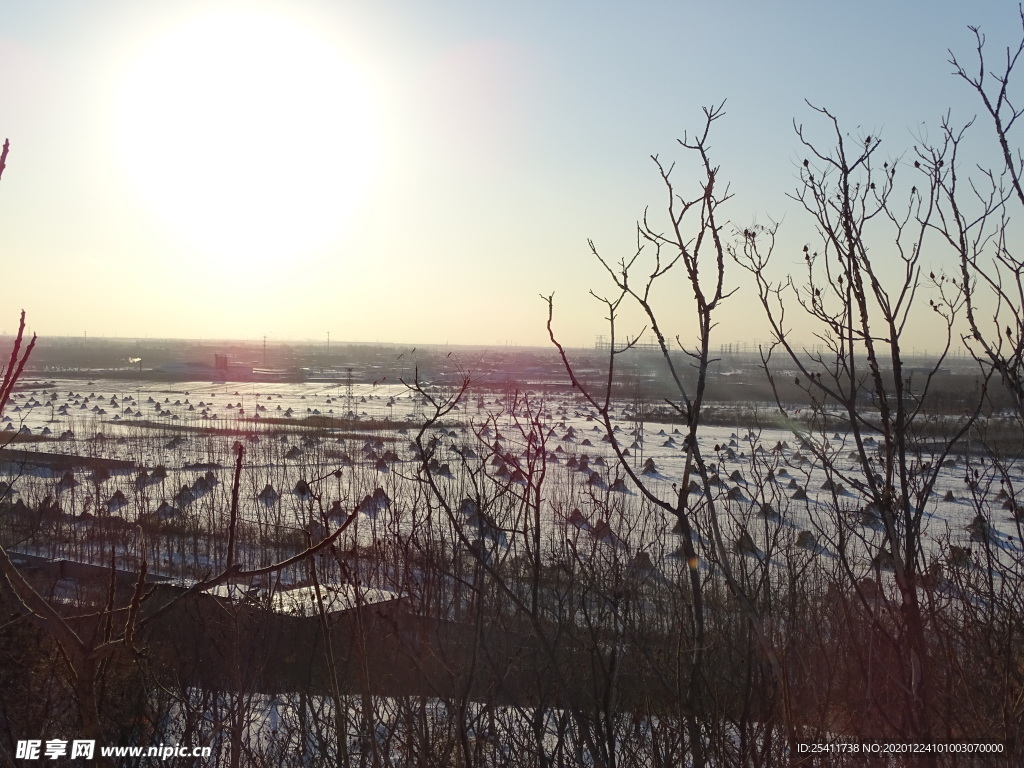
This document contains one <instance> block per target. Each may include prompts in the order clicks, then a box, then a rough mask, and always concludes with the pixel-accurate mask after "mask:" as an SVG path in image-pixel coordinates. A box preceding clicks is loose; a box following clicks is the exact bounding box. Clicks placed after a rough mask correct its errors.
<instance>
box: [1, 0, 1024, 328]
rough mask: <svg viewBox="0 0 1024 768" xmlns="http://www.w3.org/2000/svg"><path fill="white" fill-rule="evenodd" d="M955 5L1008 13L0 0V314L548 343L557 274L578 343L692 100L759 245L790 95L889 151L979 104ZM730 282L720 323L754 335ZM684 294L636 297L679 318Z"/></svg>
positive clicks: (83, 323)
mask: <svg viewBox="0 0 1024 768" xmlns="http://www.w3.org/2000/svg"><path fill="white" fill-rule="evenodd" d="M969 24H973V25H978V26H981V27H982V29H983V30H984V31H986V32H988V33H989V36H990V42H991V43H992V45H993V46H994V48H993V50H994V51H995V50H997V49H1001V47H1005V45H1006V44H1008V43H1011V42H1014V41H1015V36H1017V35H1018V34H1019V31H1020V30H1019V27H1020V21H1019V16H1018V12H1017V6H1016V4H1015V3H1010V2H990V3H984V4H976V5H974V6H973V7H970V6H969V4H967V3H963V2H953V1H951V0H940V1H938V2H936V1H935V0H929V1H928V2H923V1H922V2H897V3H893V2H874V1H873V0H869V1H862V2H859V3H822V2H777V3H763V2H723V3H706V2H702V3H697V2H688V1H686V2H684V1H680V2H640V3H630V4H627V3H609V2H587V3H584V2H551V1H550V0H548V1H546V2H533V1H532V0H527V1H526V2H518V3H501V4H499V3H490V2H450V1H446V0H432V1H431V2H411V0H392V1H391V2H375V3H370V2H364V3H356V2H340V1H333V2H328V1H326V0H325V1H324V2H315V1H312V0H309V1H303V0H289V2H279V3H261V2H185V1H182V2H160V1H158V0H152V1H151V2H135V1H132V2H126V1H122V0H90V2H80V1H79V0H65V1H63V2H59V1H53V2H34V3H20V2H13V1H12V0H0V73H2V75H0V138H2V136H7V137H9V138H10V141H11V152H10V157H9V159H8V167H7V170H6V172H5V173H4V177H3V180H2V181H0V259H2V261H0V264H2V266H3V285H4V296H5V306H6V308H7V309H6V313H7V316H8V319H7V320H0V329H3V328H7V329H8V330H9V329H10V328H12V327H13V325H14V322H15V318H16V313H17V311H18V309H20V308H21V307H24V308H25V309H26V310H27V311H28V314H29V320H30V323H31V326H32V328H33V329H34V330H36V331H37V332H38V333H40V334H41V335H81V334H82V333H85V332H88V334H89V335H90V336H101V335H109V336H113V335H118V336H147V335H148V336H161V337H167V336H180V337H203V338H217V337H231V338H243V339H245V338H259V337H262V336H264V335H266V336H268V337H269V338H271V339H320V338H325V337H326V334H327V332H328V331H330V333H331V339H332V341H333V340H337V341H339V342H341V341H345V340H354V341H375V340H379V341H389V342H420V343H445V342H450V343H453V344H454V343H474V344H476V343H483V344H493V343H505V342H512V343H519V344H544V343H546V331H545V328H544V323H545V319H546V309H545V307H544V305H543V303H542V301H541V300H540V298H539V295H540V294H542V293H543V294H547V293H551V292H552V291H554V292H555V298H556V313H557V317H556V322H557V326H558V328H559V332H560V335H561V336H562V337H563V338H564V339H565V341H566V342H567V343H569V344H573V345H590V344H592V343H593V341H594V337H595V335H596V334H598V333H602V332H605V327H604V324H603V321H602V313H601V307H600V306H599V305H598V304H597V302H596V301H595V300H594V299H592V298H590V297H589V296H588V295H587V292H588V290H589V289H591V288H593V289H595V290H596V291H598V292H607V291H608V290H610V285H609V284H608V281H607V277H606V276H605V275H604V273H603V272H602V270H601V269H600V267H599V266H598V265H597V264H596V263H595V261H594V260H593V258H592V257H591V256H590V254H589V250H588V246H587V240H588V238H592V239H593V240H595V242H596V244H597V245H598V247H599V248H600V249H601V250H602V252H603V253H605V254H606V255H607V256H608V257H609V258H612V259H617V258H618V257H620V256H622V255H627V254H629V253H631V252H632V250H633V249H634V246H635V229H634V228H635V222H636V219H637V218H638V217H639V216H640V215H641V214H642V212H643V210H644V207H645V206H648V205H649V206H650V207H651V213H652V216H654V215H655V214H657V212H658V211H659V207H660V206H663V204H664V192H663V190H662V189H661V188H660V186H659V181H658V177H657V174H656V171H655V168H654V166H653V164H652V162H651V160H650V155H651V154H654V153H657V154H660V155H661V156H662V157H663V158H664V159H666V160H672V159H680V160H683V159H685V156H684V155H683V154H682V153H681V152H680V151H679V148H678V146H677V145H676V143H675V139H676V138H677V137H680V136H681V135H682V134H683V132H684V131H686V130H691V131H692V130H694V129H696V128H699V127H700V125H701V120H702V113H701V107H702V106H705V105H709V104H712V103H717V102H721V101H722V100H723V99H727V100H728V102H727V105H726V112H727V115H726V117H725V118H724V119H723V120H721V121H720V122H719V123H718V124H717V126H716V129H715V132H714V134H713V142H712V143H713V152H714V156H715V158H716V161H717V162H718V163H719V164H720V165H721V169H722V170H721V173H722V177H723V178H725V179H728V180H730V181H731V184H732V190H733V192H734V193H735V198H734V200H733V201H732V203H730V205H729V207H728V208H726V209H723V213H725V214H727V217H728V218H729V220H731V221H732V222H735V223H736V224H737V225H739V226H745V225H747V224H749V223H751V222H753V221H758V222H761V223H767V222H768V221H769V220H771V219H775V220H781V222H782V223H781V226H782V230H781V233H782V236H783V240H782V243H783V244H784V247H782V248H780V252H779V253H778V254H777V259H778V266H779V269H781V270H782V271H785V267H786V266H787V265H790V264H796V263H798V262H799V247H800V246H801V245H802V244H803V243H804V242H807V241H808V240H809V239H810V238H811V237H812V235H813V232H812V228H811V222H810V221H809V220H808V218H807V217H806V216H803V215H801V214H800V213H799V212H798V211H797V210H796V209H795V207H794V205H793V203H792V202H791V201H789V200H787V198H786V193H787V192H791V191H792V190H793V189H794V187H795V184H796V169H797V164H798V162H799V160H800V159H801V157H802V154H801V152H800V149H799V145H798V143H797V140H796V138H795V136H794V132H793V121H794V119H795V120H797V121H799V122H802V123H805V124H807V125H808V127H809V128H811V129H813V130H815V131H818V132H819V135H824V134H823V133H822V129H823V128H824V126H823V125H822V124H821V122H820V121H819V120H817V119H816V118H815V116H814V114H813V113H812V112H811V111H810V110H809V109H808V107H807V106H806V104H805V103H804V100H805V99H807V100H810V101H811V102H813V103H816V104H820V105H823V106H827V107H828V108H829V109H831V110H832V111H833V112H835V113H836V114H837V116H838V117H839V118H840V119H841V120H842V121H843V123H844V125H845V126H846V127H848V128H849V130H850V131H851V132H852V133H854V134H861V133H866V134H870V135H874V136H879V135H880V136H882V139H883V142H884V145H883V146H884V148H885V149H886V150H887V156H893V157H896V156H899V155H901V154H903V153H904V152H905V151H906V150H907V149H908V148H909V147H910V146H912V145H913V143H914V142H915V141H917V140H919V139H920V138H922V137H926V136H936V135H937V126H938V122H939V119H940V117H941V116H942V115H943V114H944V113H945V112H946V110H947V109H950V110H952V115H953V119H954V121H959V122H962V121H964V120H966V119H969V118H970V117H971V116H973V115H975V114H976V113H977V111H978V105H977V103H976V102H975V100H974V99H973V98H972V97H971V93H970V92H969V91H968V89H967V88H966V87H965V86H964V85H963V84H962V83H960V82H958V81H957V80H955V79H954V78H953V77H952V76H951V74H950V71H951V68H950V66H949V64H948V61H947V60H948V52H947V49H949V48H952V49H954V50H955V51H956V52H957V53H958V54H962V55H963V56H964V57H965V58H969V57H970V54H971V48H972V45H973V38H972V37H971V35H970V33H969V32H968V30H967V25H969ZM975 130H976V131H977V132H978V133H979V138H981V137H986V138H987V136H988V133H987V132H988V131H989V127H988V125H987V124H981V121H979V126H978V127H977V128H976V129H975ZM688 171H689V167H688V166H686V164H685V163H682V164H681V165H680V168H679V170H678V174H679V175H678V180H677V181H678V183H679V185H680V187H682V188H685V187H686V184H687V181H688V176H687V172H688ZM689 178H692V176H690V177H689ZM939 258H940V256H938V255H937V256H936V257H935V259H936V260H938V259H939ZM731 282H732V283H734V284H736V285H738V286H740V288H741V290H740V292H739V293H738V294H737V295H736V296H735V297H734V298H733V299H731V300H730V302H729V304H727V308H726V310H725V311H724V314H723V316H722V318H721V325H720V326H719V328H718V329H717V331H716V332H717V334H718V340H719V341H721V342H722V343H725V342H735V341H744V340H747V341H749V340H753V339H759V338H760V339H763V338H767V333H766V332H765V331H764V330H763V329H764V322H763V320H762V319H761V317H760V315H759V314H758V312H757V311H756V307H755V305H754V302H753V301H751V296H750V294H749V292H748V291H747V288H746V283H745V281H744V280H743V276H742V275H741V273H740V271H739V270H738V269H735V268H733V269H732V270H731ZM676 285H678V284H676ZM688 295H689V294H688V292H687V291H686V290H684V289H683V288H682V287H679V288H676V287H674V286H673V287H670V286H665V288H664V290H662V291H661V292H660V293H659V294H658V295H657V298H658V299H659V301H661V302H662V304H663V306H664V307H665V311H666V313H667V316H668V317H669V318H670V322H669V325H670V326H671V330H673V331H676V332H680V333H683V334H684V335H685V334H686V333H687V328H688V327H689V325H688V323H687V321H686V315H685V314H682V312H683V311H685V308H686V299H687V296H688ZM637 330H639V326H638V325H630V326H628V327H625V328H623V329H622V331H623V332H634V333H635V332H636V331H637ZM913 332H914V334H916V335H915V336H914V337H913V341H914V343H915V344H920V345H922V346H928V344H929V338H928V330H927V327H926V326H922V327H920V328H916V329H915V330H914V331H913Z"/></svg>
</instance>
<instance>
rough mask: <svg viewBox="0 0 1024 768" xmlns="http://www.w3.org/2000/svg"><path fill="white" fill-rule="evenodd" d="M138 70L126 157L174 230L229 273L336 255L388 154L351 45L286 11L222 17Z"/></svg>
mask: <svg viewBox="0 0 1024 768" xmlns="http://www.w3.org/2000/svg"><path fill="white" fill-rule="evenodd" d="M214 9H215V10H208V11H206V12H203V13H201V14H199V15H196V16H193V17H190V18H188V19H186V20H183V21H181V22H179V23H178V24H177V25H175V26H172V27H170V28H167V29H165V30H162V31H161V33H160V34H158V35H156V36H154V38H153V39H151V40H149V41H147V42H146V44H144V45H142V46H140V47H139V49H138V50H137V51H136V53H135V55H134V56H133V57H132V58H131V60H130V61H129V62H128V65H127V66H126V68H125V72H124V76H123V79H122V82H121V87H120V89H119V98H118V104H117V108H116V117H115V120H116V131H115V133H116V135H115V137H114V139H115V141H116V142H117V151H118V154H119V156H120V161H121V164H122V167H123V170H124V172H125V175H126V176H127V177H128V179H129V180H130V183H131V185H132V187H133V188H134V190H135V192H136V193H137V195H138V196H139V199H140V201H141V202H142V203H143V204H144V205H145V206H146V207H148V208H150V209H151V211H152V212H153V213H154V214H155V215H156V216H157V217H159V219H160V220H161V221H162V222H163V224H164V225H165V226H166V227H167V228H168V232H169V233H171V234H173V235H174V236H176V237H179V238H181V239H182V240H184V241H185V242H186V243H187V244H188V245H190V246H191V247H192V248H194V249H195V250H196V252H197V253H199V254H201V255H202V256H203V257H204V258H205V257H209V258H212V259H214V260H215V263H217V264H220V265H222V266H224V267H225V268H227V270H228V271H237V270H242V269H245V268H247V267H250V266H266V267H273V266H280V265H281V264H287V263H289V262H291V263H294V260H295V259H297V258H301V257H302V256H304V255H307V254H309V253H310V252H312V251H313V250H314V249H317V248H320V247H322V246H324V245H325V244H329V243H330V242H331V241H332V240H334V239H335V238H337V237H338V236H339V234H341V233H342V232H343V231H344V229H345V227H346V224H348V223H349V221H350V219H351V217H352V216H353V214H354V213H355V212H356V210H357V209H358V206H359V203H360V201H361V199H362V198H363V197H364V196H365V195H366V193H367V187H368V184H369V182H370V180H371V177H372V175H373V170H374V163H375V159H376V156H377V152H378V147H377V135H378V132H377V130H376V127H375V118H374V103H373V102H374V100H373V94H372V92H371V89H370V87H369V85H368V82H367V80H366V78H365V77H363V76H361V74H360V72H359V71H358V69H357V68H356V67H355V66H353V64H352V63H351V62H350V61H348V60H346V58H345V56H344V53H343V51H342V50H341V46H340V45H339V44H338V43H337V42H335V41H333V40H331V39H330V38H328V37H327V36H326V35H325V34H323V33H321V32H320V31H319V30H318V29H316V28H315V26H313V25H312V24H311V23H309V22H307V21H306V20H304V19H302V18H301V17H298V16H290V15H287V14H286V13H285V12H283V11H273V10H271V9H260V10H257V9H254V8H252V7H248V8H247V7H238V6H227V7H224V6H214Z"/></svg>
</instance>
